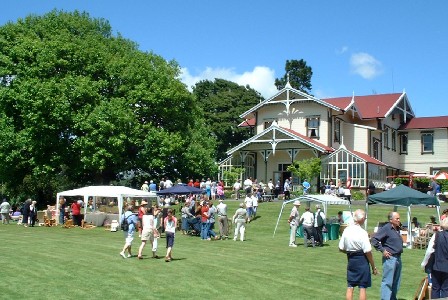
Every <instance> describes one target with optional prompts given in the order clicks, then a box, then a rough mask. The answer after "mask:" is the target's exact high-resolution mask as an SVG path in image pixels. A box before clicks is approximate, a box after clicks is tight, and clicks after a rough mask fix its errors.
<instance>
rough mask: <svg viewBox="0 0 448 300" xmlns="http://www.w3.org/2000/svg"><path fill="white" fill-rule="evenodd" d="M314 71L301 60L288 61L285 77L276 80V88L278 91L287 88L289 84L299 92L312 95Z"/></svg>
mask: <svg viewBox="0 0 448 300" xmlns="http://www.w3.org/2000/svg"><path fill="white" fill-rule="evenodd" d="M312 76H313V70H312V69H311V67H309V66H307V64H306V61H304V60H303V59H301V60H295V59H292V60H287V61H286V64H285V75H283V77H281V78H277V79H275V86H276V87H277V89H278V90H281V89H282V88H284V87H285V85H286V83H287V82H288V77H289V83H290V84H291V86H292V87H293V88H295V89H297V90H299V91H302V92H304V93H307V94H310V92H311V77H312Z"/></svg>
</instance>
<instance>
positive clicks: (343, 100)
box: [322, 97, 352, 109]
mask: <svg viewBox="0 0 448 300" xmlns="http://www.w3.org/2000/svg"><path fill="white" fill-rule="evenodd" d="M322 100H323V101H325V102H327V103H329V104H332V105H334V106H337V107H339V108H340V109H346V108H347V106H348V105H349V104H350V102H351V101H352V97H340V98H328V99H322Z"/></svg>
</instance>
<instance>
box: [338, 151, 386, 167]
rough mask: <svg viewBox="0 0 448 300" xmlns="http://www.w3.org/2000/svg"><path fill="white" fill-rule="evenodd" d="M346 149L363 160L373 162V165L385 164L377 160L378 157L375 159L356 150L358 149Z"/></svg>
mask: <svg viewBox="0 0 448 300" xmlns="http://www.w3.org/2000/svg"><path fill="white" fill-rule="evenodd" d="M347 150H348V149H347ZM348 151H350V152H352V153H353V154H355V155H357V156H359V157H360V158H362V159H363V160H365V161H366V162H368V163H371V164H375V165H380V166H387V165H386V164H385V163H383V162H382V161H379V160H378V159H375V158H373V157H371V156H369V155H368V154H365V153H362V152H358V151H355V150H348Z"/></svg>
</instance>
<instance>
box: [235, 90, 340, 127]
mask: <svg viewBox="0 0 448 300" xmlns="http://www.w3.org/2000/svg"><path fill="white" fill-rule="evenodd" d="M307 101H312V102H316V103H318V104H320V105H322V106H325V107H329V108H331V109H334V110H340V109H339V107H337V106H334V105H332V104H331V103H328V102H325V101H322V100H320V99H317V98H315V97H313V96H311V95H308V94H307V93H304V92H302V91H299V90H296V89H294V88H293V87H291V85H290V84H289V82H288V83H287V84H286V86H285V87H284V88H283V89H281V90H280V91H279V92H278V93H277V94H275V95H274V96H272V97H270V98H268V99H266V100H264V101H261V102H260V103H258V104H257V105H255V106H253V107H252V108H251V109H249V110H248V111H245V112H244V113H242V114H241V115H240V118H246V117H247V116H248V115H250V114H251V113H253V112H255V111H257V110H258V109H260V108H261V107H263V106H265V105H270V104H279V103H282V104H285V105H286V106H287V110H288V109H289V106H290V105H291V104H292V103H296V102H307Z"/></svg>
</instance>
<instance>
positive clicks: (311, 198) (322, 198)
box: [273, 195, 352, 236]
mask: <svg viewBox="0 0 448 300" xmlns="http://www.w3.org/2000/svg"><path fill="white" fill-rule="evenodd" d="M296 200H299V201H300V202H301V204H302V205H303V204H305V205H306V206H307V207H309V206H310V205H311V202H319V203H321V204H322V207H323V210H324V214H325V215H326V216H327V209H328V204H333V205H335V204H339V205H348V207H349V209H350V211H351V210H352V209H351V204H350V201H348V200H345V199H342V198H339V197H336V196H331V195H303V196H300V197H298V198H295V199H292V200H287V201H284V202H283V204H282V208H281V209H280V213H279V214H278V219H277V224H275V229H274V234H273V236H275V232H276V231H277V227H278V223H279V222H280V217H281V216H282V213H283V209H284V208H285V206H286V204H288V203H291V202H294V201H296Z"/></svg>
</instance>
